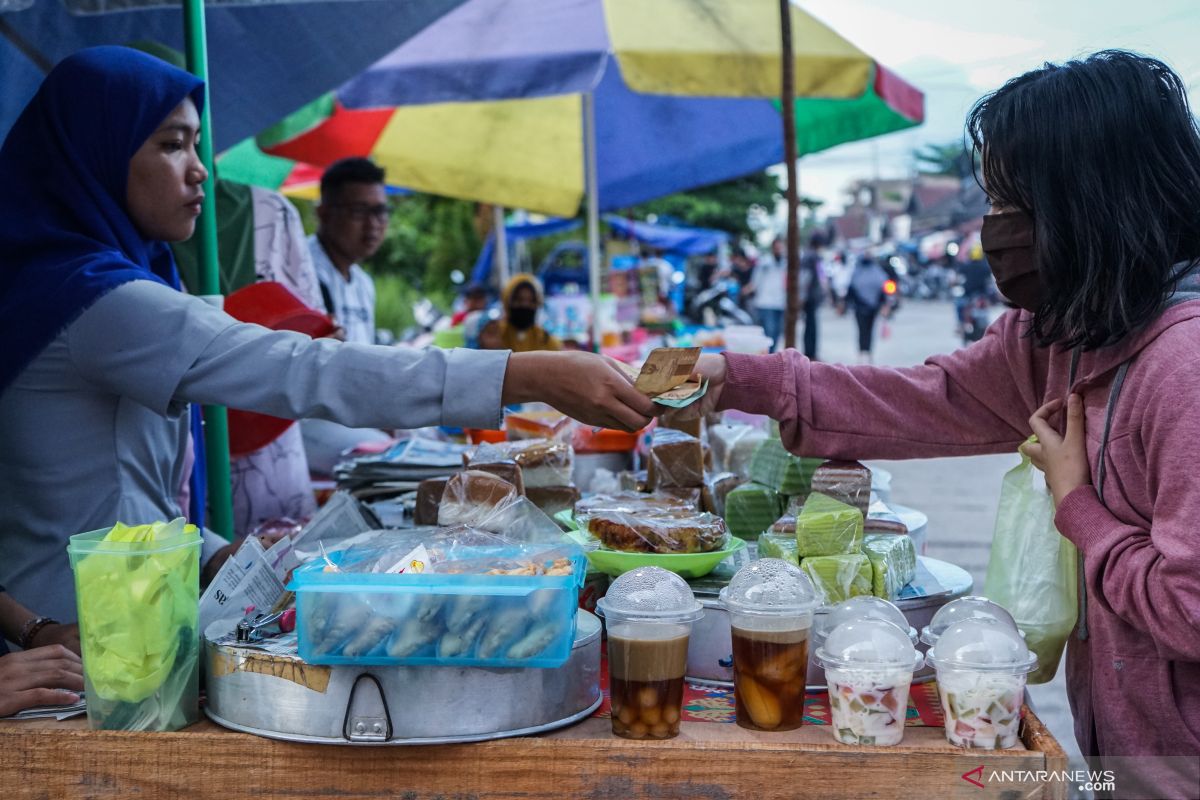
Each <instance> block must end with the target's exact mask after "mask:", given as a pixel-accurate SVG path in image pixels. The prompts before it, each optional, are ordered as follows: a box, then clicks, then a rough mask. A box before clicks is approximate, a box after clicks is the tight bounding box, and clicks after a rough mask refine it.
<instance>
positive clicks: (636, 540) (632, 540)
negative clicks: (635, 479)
mask: <svg viewBox="0 0 1200 800" xmlns="http://www.w3.org/2000/svg"><path fill="white" fill-rule="evenodd" d="M587 525H588V532H589V533H591V534H592V535H593V536H595V537H596V538H597V539H599V540H600V543H601V544H603V545H604V546H605V547H607V548H609V549H610V550H624V551H627V552H640V553H708V552H711V551H713V550H720V549H721V547H722V546H723V545H724V544H725V522H724V520H722V519H721V518H720V517H714V516H713V515H712V514H697V513H694V512H693V513H687V512H675V513H670V512H666V513H660V514H649V513H647V514H629V513H624V514H623V513H615V512H602V511H598V512H593V513H592V515H591V516H590V518H589V519H588V523H587Z"/></svg>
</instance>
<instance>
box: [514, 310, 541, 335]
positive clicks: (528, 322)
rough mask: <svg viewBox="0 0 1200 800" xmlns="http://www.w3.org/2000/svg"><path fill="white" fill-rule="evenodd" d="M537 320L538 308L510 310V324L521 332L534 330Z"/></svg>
mask: <svg viewBox="0 0 1200 800" xmlns="http://www.w3.org/2000/svg"><path fill="white" fill-rule="evenodd" d="M535 319H537V309H536V308H510V309H509V310H508V324H509V325H512V326H513V327H514V328H516V329H517V330H519V331H525V330H529V329H530V328H532V327H533V321H534V320H535Z"/></svg>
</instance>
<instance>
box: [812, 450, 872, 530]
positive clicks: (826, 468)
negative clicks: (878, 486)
mask: <svg viewBox="0 0 1200 800" xmlns="http://www.w3.org/2000/svg"><path fill="white" fill-rule="evenodd" d="M812 491H814V492H820V493H821V494H823V495H826V496H828V497H832V498H833V499H834V500H838V501H840V502H842V503H845V504H846V505H848V506H853V507H854V508H857V509H858V511H859V513H860V514H862V515H863V517H866V516H867V510H868V508H869V507H870V505H871V470H870V469H868V468H867V467H866V466H864V465H863V464H860V463H859V462H857V461H826V462H825V463H823V464H821V466H819V467H817V469H816V471H815V472H813V477H812Z"/></svg>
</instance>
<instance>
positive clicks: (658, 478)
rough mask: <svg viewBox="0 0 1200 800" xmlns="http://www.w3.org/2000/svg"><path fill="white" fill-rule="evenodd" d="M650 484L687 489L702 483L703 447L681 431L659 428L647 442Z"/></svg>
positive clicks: (697, 440)
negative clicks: (648, 446)
mask: <svg viewBox="0 0 1200 800" xmlns="http://www.w3.org/2000/svg"><path fill="white" fill-rule="evenodd" d="M649 472H650V485H651V486H653V487H654V488H655V489H658V488H684V489H690V488H694V487H699V486H703V485H704V449H703V448H702V447H701V445H700V440H699V439H697V438H696V437H695V436H688V435H687V434H686V433H683V432H681V431H676V430H671V429H670V428H658V429H657V430H655V431H654V438H653V439H652V440H651V442H650V462H649Z"/></svg>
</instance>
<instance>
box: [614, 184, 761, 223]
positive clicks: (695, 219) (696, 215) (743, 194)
mask: <svg viewBox="0 0 1200 800" xmlns="http://www.w3.org/2000/svg"><path fill="white" fill-rule="evenodd" d="M779 197H780V189H779V182H778V181H777V180H776V179H775V176H774V175H771V174H770V173H768V172H758V173H755V174H753V175H747V176H745V177H743V178H734V179H733V180H731V181H725V182H723V183H715V184H713V185H711V186H704V187H701V188H699V189H693V190H692V191H690V192H680V193H678V194H673V195H669V196H667V197H663V198H660V199H658V200H651V201H650V202H649V203H642V204H641V205H638V206H634V207H633V208H629V209H625V210H624V211H623V212H622V214H623V215H626V216H630V217H633V218H635V219H645V218H646V217H647V216H649V215H651V214H654V215H656V216H658V217H666V218H669V219H671V220H673V221H678V222H679V223H680V224H683V225H689V226H693V227H697V228H716V229H717V230H722V231H728V232H729V233H732V234H734V235H735V236H751V235H753V231H752V230H751V229H750V225H749V222H748V220H747V212H748V211H749V210H750V207H751V206H755V205H757V206H762V207H763V208H765V209H767V210H768V211H769V210H771V209H773V208H774V207H775V203H776V201H777V200H778V199H779Z"/></svg>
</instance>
